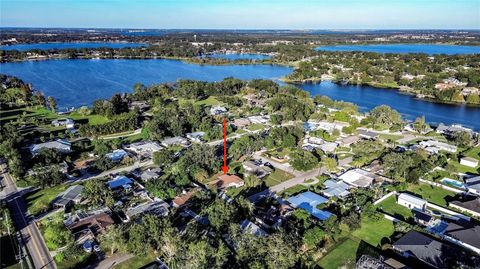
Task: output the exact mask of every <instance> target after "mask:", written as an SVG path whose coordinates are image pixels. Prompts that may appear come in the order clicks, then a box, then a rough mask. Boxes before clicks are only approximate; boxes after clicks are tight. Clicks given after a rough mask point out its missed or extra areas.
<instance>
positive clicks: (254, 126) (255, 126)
mask: <svg viewBox="0 0 480 269" xmlns="http://www.w3.org/2000/svg"><path fill="white" fill-rule="evenodd" d="M247 129H248V130H250V131H257V130H263V129H265V125H263V124H259V123H254V124H250V125H249V126H248V127H247Z"/></svg>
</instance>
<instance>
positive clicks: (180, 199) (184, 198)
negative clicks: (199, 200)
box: [172, 189, 198, 207]
mask: <svg viewBox="0 0 480 269" xmlns="http://www.w3.org/2000/svg"><path fill="white" fill-rule="evenodd" d="M197 191H198V189H192V190H189V191H188V192H186V191H183V192H182V194H181V195H179V196H177V197H175V198H174V199H173V201H172V206H173V207H181V206H183V205H184V204H185V203H187V202H188V200H190V198H191V197H192V196H193V195H194V194H195V193H196V192H197Z"/></svg>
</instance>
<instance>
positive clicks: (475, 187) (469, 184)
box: [465, 176, 480, 196]
mask: <svg viewBox="0 0 480 269" xmlns="http://www.w3.org/2000/svg"><path fill="white" fill-rule="evenodd" d="M465 187H466V188H467V191H468V192H469V193H472V194H475V195H478V196H480V176H476V177H471V178H467V179H465Z"/></svg>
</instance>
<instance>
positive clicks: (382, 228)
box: [352, 216, 395, 246]
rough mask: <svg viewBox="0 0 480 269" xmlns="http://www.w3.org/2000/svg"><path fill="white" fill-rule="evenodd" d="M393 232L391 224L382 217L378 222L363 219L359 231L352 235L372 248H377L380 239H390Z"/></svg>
mask: <svg viewBox="0 0 480 269" xmlns="http://www.w3.org/2000/svg"><path fill="white" fill-rule="evenodd" d="M394 231H395V230H394V227H393V222H392V221H390V220H387V219H386V218H384V217H383V216H381V218H380V220H373V219H370V218H367V217H363V218H362V222H361V227H360V229H358V230H355V231H353V233H352V235H353V236H355V237H357V238H359V239H362V240H363V241H365V242H367V243H369V244H370V245H372V246H379V245H380V244H381V241H382V238H384V237H390V236H391V235H392V234H393V232H394Z"/></svg>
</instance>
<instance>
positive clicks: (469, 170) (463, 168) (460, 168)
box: [448, 160, 478, 174]
mask: <svg viewBox="0 0 480 269" xmlns="http://www.w3.org/2000/svg"><path fill="white" fill-rule="evenodd" d="M448 163H450V164H453V165H454V166H455V167H456V168H457V171H458V172H460V173H464V174H465V173H472V174H476V173H477V168H478V166H477V167H475V168H473V167H469V166H465V165H461V164H460V163H459V162H455V161H452V160H450V161H449V162H448Z"/></svg>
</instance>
